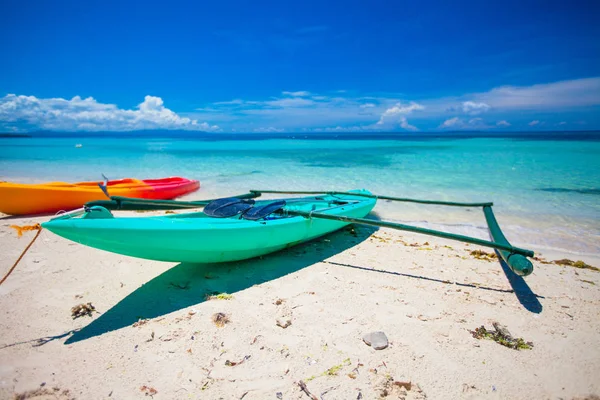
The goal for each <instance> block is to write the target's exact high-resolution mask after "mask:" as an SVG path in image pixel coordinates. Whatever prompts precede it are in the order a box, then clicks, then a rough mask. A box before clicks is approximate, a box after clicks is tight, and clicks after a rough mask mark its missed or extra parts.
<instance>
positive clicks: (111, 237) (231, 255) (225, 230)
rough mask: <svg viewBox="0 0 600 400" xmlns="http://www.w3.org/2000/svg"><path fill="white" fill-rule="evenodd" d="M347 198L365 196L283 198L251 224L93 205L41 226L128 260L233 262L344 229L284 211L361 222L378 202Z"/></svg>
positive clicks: (259, 203)
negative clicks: (134, 213) (123, 212)
mask: <svg viewBox="0 0 600 400" xmlns="http://www.w3.org/2000/svg"><path fill="white" fill-rule="evenodd" d="M352 193H357V194H370V193H369V192H368V191H366V190H354V191H351V192H349V194H344V195H331V194H329V195H321V196H311V197H304V198H294V199H285V203H284V205H283V206H282V208H281V207H280V208H278V209H276V210H275V211H274V212H272V213H269V214H268V215H265V216H261V215H260V212H255V214H256V215H255V217H256V216H258V217H260V218H259V219H256V220H248V219H244V218H242V216H241V215H235V216H233V217H226V218H216V217H210V216H208V215H207V214H205V213H204V212H194V213H186V214H171V215H164V216H154V217H115V216H113V214H112V213H111V212H110V211H109V210H107V209H106V208H103V207H101V206H94V207H88V208H86V209H85V211H82V212H79V213H72V214H66V215H63V216H59V217H57V218H54V219H52V220H50V221H48V222H46V223H43V224H42V226H43V227H44V228H46V229H48V230H49V231H52V232H54V233H55V234H57V235H60V236H62V237H64V238H67V239H70V240H73V241H74V242H77V243H81V244H84V245H86V246H90V247H95V248H97V249H101V250H106V251H111V252H113V253H118V254H124V255H127V256H133V257H139V258H146V259H150V260H158V261H171V262H189V263H213V262H227V261H237V260H244V259H247V258H252V257H257V256H261V255H264V254H268V253H272V252H274V251H278V250H281V249H284V248H287V247H290V246H294V245H296V244H299V243H302V242H305V241H307V240H311V239H314V238H316V237H319V236H322V235H325V234H327V233H330V232H333V231H336V230H338V229H340V228H342V227H344V226H345V225H348V222H343V221H335V220H328V219H317V218H305V217H303V216H292V215H289V214H288V212H289V213H293V212H294V211H298V212H318V213H322V214H328V215H331V216H345V217H353V218H363V217H365V216H366V215H367V214H368V213H369V212H370V211H371V210H372V209H373V207H375V203H376V201H377V200H376V199H375V198H369V197H364V196H353V195H352ZM274 202H276V201H275V200H261V201H256V203H254V204H252V206H253V208H254V209H255V210H259V211H260V208H261V207H264V208H265V209H267V210H268V207H267V206H270V205H272V204H273V203H274ZM281 203H282V204H283V202H281ZM207 208H208V206H207ZM275 208H277V207H275ZM207 212H208V211H207ZM244 212H245V211H244ZM252 212H253V211H248V212H247V214H248V215H250V214H251V213H252Z"/></svg>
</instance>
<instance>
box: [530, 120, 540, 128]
mask: <svg viewBox="0 0 600 400" xmlns="http://www.w3.org/2000/svg"><path fill="white" fill-rule="evenodd" d="M539 123H540V121H538V120H537V119H536V120H535V121H531V122H530V123H529V124H528V125H529V126H536V125H538V124H539Z"/></svg>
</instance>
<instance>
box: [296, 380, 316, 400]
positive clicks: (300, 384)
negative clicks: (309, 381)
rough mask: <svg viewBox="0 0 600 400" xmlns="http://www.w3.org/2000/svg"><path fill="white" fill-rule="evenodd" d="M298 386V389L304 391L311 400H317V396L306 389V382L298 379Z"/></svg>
mask: <svg viewBox="0 0 600 400" xmlns="http://www.w3.org/2000/svg"><path fill="white" fill-rule="evenodd" d="M298 386H300V389H302V391H303V392H304V393H306V395H307V396H308V397H310V398H311V399H312V400H319V399H317V396H315V395H314V394H312V393H311V392H310V390H308V388H307V387H306V383H304V381H298Z"/></svg>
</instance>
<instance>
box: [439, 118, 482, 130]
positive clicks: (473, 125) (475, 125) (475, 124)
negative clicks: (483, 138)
mask: <svg viewBox="0 0 600 400" xmlns="http://www.w3.org/2000/svg"><path fill="white" fill-rule="evenodd" d="M439 128H441V129H456V130H478V129H488V128H490V126H489V125H487V124H486V123H485V121H484V120H483V119H482V118H471V119H470V120H468V121H465V120H463V119H462V118H459V117H453V118H449V119H447V120H445V121H444V122H442V124H441V125H440V126H439Z"/></svg>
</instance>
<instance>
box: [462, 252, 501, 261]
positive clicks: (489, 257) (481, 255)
mask: <svg viewBox="0 0 600 400" xmlns="http://www.w3.org/2000/svg"><path fill="white" fill-rule="evenodd" d="M467 251H469V250H467ZM469 254H470V255H472V256H473V257H474V258H476V259H478V260H485V261H488V262H491V261H494V260H496V259H498V256H496V253H488V252H485V251H483V250H473V251H471V252H469Z"/></svg>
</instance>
